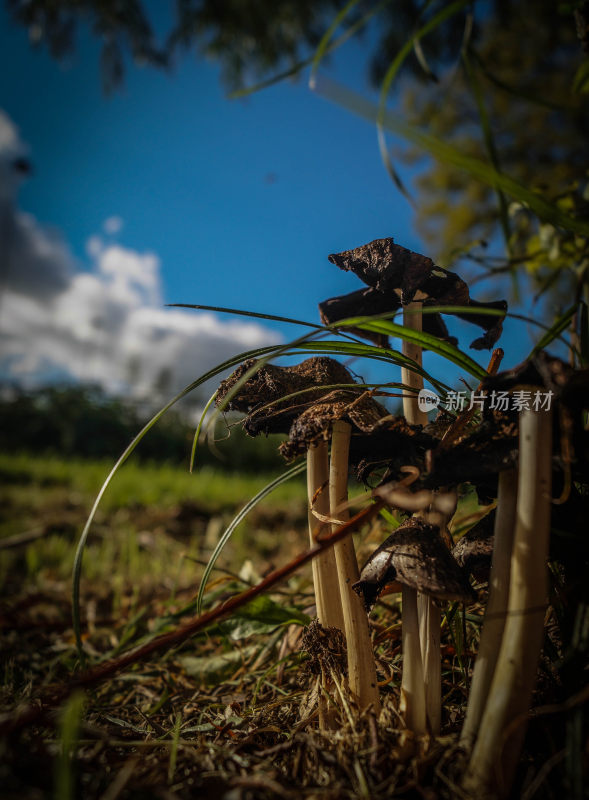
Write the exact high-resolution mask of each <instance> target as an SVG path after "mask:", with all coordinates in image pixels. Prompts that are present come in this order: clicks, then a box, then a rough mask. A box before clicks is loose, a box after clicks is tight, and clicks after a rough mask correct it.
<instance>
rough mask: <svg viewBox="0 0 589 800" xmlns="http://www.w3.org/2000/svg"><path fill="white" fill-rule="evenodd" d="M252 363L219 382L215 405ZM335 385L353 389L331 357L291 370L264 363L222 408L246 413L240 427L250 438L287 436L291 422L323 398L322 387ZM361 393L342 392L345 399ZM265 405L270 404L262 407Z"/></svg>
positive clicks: (344, 370) (245, 362)
mask: <svg viewBox="0 0 589 800" xmlns="http://www.w3.org/2000/svg"><path fill="white" fill-rule="evenodd" d="M256 363H258V362H257V361H256V360H255V359H248V360H247V361H244V363H243V364H241V365H240V366H239V367H237V369H236V370H235V371H234V372H233V373H232V374H231V375H230V376H229V377H228V378H226V379H225V380H223V381H222V382H221V384H220V386H219V391H218V392H217V397H216V400H215V402H216V404H217V406H218V405H220V404H221V403H222V402H223V401H224V400H225V398H226V397H227V395H228V394H229V393H230V392H231V391H232V390H233V389H234V387H235V385H236V384H237V382H238V381H239V380H241V379H242V378H243V376H244V375H245V374H246V373H247V372H248V371H249V370H250V369H251V368H252V367H254V366H255V365H256ZM336 384H350V385H351V387H352V386H355V383H354V379H353V378H352V376H351V375H350V373H349V372H348V370H347V369H346V368H345V367H344V366H343V365H342V364H340V363H339V361H335V360H334V359H332V358H326V357H323V356H315V357H313V358H307V359H306V360H305V361H302V362H301V363H300V364H295V365H294V366H291V367H277V366H275V365H273V364H265V365H264V366H263V367H261V368H260V369H259V370H258V371H257V372H256V373H255V374H254V375H252V377H251V378H249V379H248V380H247V381H246V382H245V383H244V384H243V386H241V387H240V388H239V390H238V391H237V393H236V394H235V395H234V396H233V397H231V398H230V400H229V402H228V403H227V405H226V406H225V407H226V409H227V410H228V411H241V412H244V413H246V414H247V416H246V418H245V420H244V428H245V430H246V432H247V433H248V434H249V435H250V436H256V435H257V434H259V433H288V431H289V430H290V426H291V424H292V422H293V420H294V419H295V418H296V417H297V416H298V415H299V414H300V413H301V411H303V410H304V409H306V408H308V407H309V405H310V404H313V403H316V402H317V401H318V400H320V399H321V398H324V397H325V395H326V394H327V391H328V390H325V389H324V388H322V387H323V386H331V385H336ZM301 391H303V392H304V394H301V395H298V396H297V397H293V398H289V399H287V400H284V401H281V398H283V397H286V396H287V395H291V394H294V393H295V392H301ZM342 391H343V390H342ZM352 391H353V394H352ZM361 393H362V390H361V389H355V390H352V388H350V390H349V392H345V394H346V395H347V396H348V398H349V399H353V398H354V397H357V396H358V395H359V394H361ZM268 403H273V405H272V406H270V408H265V406H267V404H268Z"/></svg>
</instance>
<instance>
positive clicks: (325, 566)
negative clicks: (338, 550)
mask: <svg viewBox="0 0 589 800" xmlns="http://www.w3.org/2000/svg"><path fill="white" fill-rule="evenodd" d="M307 493H308V497H309V508H308V519H309V539H310V542H311V544H312V545H313V544H315V542H316V540H317V539H320V538H321V534H322V530H324V529H326V528H327V524H326V523H325V522H320V521H319V519H318V517H317V516H316V515H315V514H314V513H313V512H314V511H315V512H317V514H318V515H321V516H323V517H324V518H329V461H328V451H327V442H325V441H323V440H321V441H319V442H318V443H317V444H315V445H312V446H311V447H309V449H308V451H307ZM325 532H327V530H325ZM312 564H313V583H314V587H315V600H316V604H317V618H318V619H319V622H320V623H321V625H323V626H324V627H334V628H338V629H339V630H341V631H343V630H344V617H343V613H342V603H341V598H340V590H339V583H338V579H337V568H336V564H335V553H334V549H333V547H330V548H329V549H328V550H325V551H324V552H322V553H320V554H319V555H318V556H317V557H316V558H314V559H313V562H312Z"/></svg>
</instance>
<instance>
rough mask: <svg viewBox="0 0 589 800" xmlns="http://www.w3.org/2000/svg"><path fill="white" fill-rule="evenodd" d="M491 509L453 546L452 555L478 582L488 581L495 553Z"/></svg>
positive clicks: (493, 517)
mask: <svg viewBox="0 0 589 800" xmlns="http://www.w3.org/2000/svg"><path fill="white" fill-rule="evenodd" d="M494 519H495V512H494V511H491V512H490V513H489V514H487V515H486V516H485V517H483V519H482V520H481V521H480V522H478V523H477V524H476V525H475V526H474V527H472V528H471V529H470V530H469V531H468V532H467V533H465V534H464V536H461V537H460V539H459V540H458V542H457V543H456V544H455V545H454V547H453V548H452V555H453V556H454V558H455V559H456V561H457V562H458V563H459V564H460V566H461V567H462V568H463V569H464V570H465V572H467V573H468V574H469V575H472V576H473V578H474V579H475V580H476V581H477V582H478V583H487V581H488V580H489V573H490V571H491V557H492V555H493V521H494Z"/></svg>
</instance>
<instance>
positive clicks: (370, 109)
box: [317, 78, 589, 236]
mask: <svg viewBox="0 0 589 800" xmlns="http://www.w3.org/2000/svg"><path fill="white" fill-rule="evenodd" d="M317 91H318V93H319V94H321V95H322V96H323V97H325V98H326V99H328V100H330V101H331V102H333V103H336V104H337V105H339V106H341V107H342V108H345V109H347V110H348V111H350V112H352V113H355V114H358V115H359V116H361V117H364V118H365V119H367V120H369V121H370V122H372V123H375V122H376V121H377V120H378V118H379V110H378V107H377V106H376V105H375V104H374V103H373V102H372V101H370V100H368V99H367V98H366V97H364V96H363V95H361V94H359V93H358V92H354V91H352V90H351V89H349V88H347V87H345V86H342V85H341V84H338V83H336V82H334V81H331V80H328V79H326V78H322V79H321V80H320V81H319V82H318V88H317ZM383 125H384V126H385V127H386V128H387V130H389V131H391V132H392V133H394V134H396V135H397V136H401V137H402V138H404V139H406V140H407V141H409V142H411V143H413V144H414V145H416V146H417V147H420V148H421V149H422V150H424V151H425V152H427V153H429V154H430V155H432V156H433V157H434V158H436V159H437V160H439V161H442V162H443V163H445V164H447V165H450V166H453V167H456V168H457V169H460V170H463V171H464V172H467V173H468V174H469V175H471V176H472V177H473V178H476V179H477V180H479V181H481V183H484V184H486V185H487V186H490V187H491V188H493V189H500V190H501V191H503V192H504V193H505V194H506V195H508V196H509V197H512V198H513V199H514V200H517V201H519V202H520V203H522V204H523V205H525V206H527V207H528V208H530V210H531V211H533V212H534V213H535V214H536V215H537V216H538V217H539V218H540V219H541V220H544V221H545V222H550V223H551V224H552V225H555V226H557V227H560V228H565V229H567V230H570V231H573V232H574V233H580V234H582V235H583V236H589V221H587V220H584V219H577V218H576V217H572V216H570V214H567V213H566V212H565V211H563V210H562V209H561V208H559V206H557V205H555V204H554V203H551V202H550V201H549V200H546V199H545V197H543V196H542V195H541V194H536V193H535V192H534V191H532V190H530V189H528V188H527V187H526V186H524V185H523V184H522V183H520V182H519V181H517V180H515V178H511V177H509V176H508V175H505V174H503V173H500V172H498V171H497V170H496V169H495V168H494V167H493V165H492V164H489V163H488V162H486V161H483V160H482V159H480V158H476V157H474V156H469V155H466V154H465V153H464V152H462V151H461V150H460V149H458V148H457V147H454V145H451V144H449V143H447V142H444V141H442V140H441V139H439V138H437V137H436V136H432V135H431V134H429V133H426V132H425V131H423V130H422V129H420V128H417V127H416V126H414V125H411V124H410V123H409V122H407V120H406V119H404V118H403V117H402V116H400V115H399V114H395V113H393V112H392V111H387V112H386V113H385V114H384V115H383Z"/></svg>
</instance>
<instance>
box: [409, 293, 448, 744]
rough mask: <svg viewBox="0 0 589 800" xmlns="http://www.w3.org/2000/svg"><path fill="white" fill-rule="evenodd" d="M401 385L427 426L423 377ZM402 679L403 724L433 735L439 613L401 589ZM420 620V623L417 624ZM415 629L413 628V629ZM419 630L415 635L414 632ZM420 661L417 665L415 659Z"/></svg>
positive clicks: (418, 323)
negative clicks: (420, 396) (421, 397)
mask: <svg viewBox="0 0 589 800" xmlns="http://www.w3.org/2000/svg"><path fill="white" fill-rule="evenodd" d="M421 309H422V303H420V302H413V303H409V304H408V305H406V306H404V307H403V325H404V327H406V328H411V330H415V331H421V330H422V314H421ZM403 354H404V355H406V356H408V357H409V358H411V359H413V361H415V362H416V363H417V364H418V365H419V366H421V363H422V355H421V347H420V346H419V345H417V344H413V343H412V342H406V341H403ZM401 382H402V383H404V384H405V385H406V386H407V387H408V388H409V389H410V390H411V393H410V394H407V393H404V397H403V414H404V416H405V419H406V420H407V422H409V423H410V424H411V425H426V424H427V421H428V419H427V414H426V413H425V411H421V410H420V408H419V405H418V399H417V395H418V393H419V391H420V390H421V389H423V377H422V376H421V375H419V373H417V372H414V371H413V370H411V369H408V368H406V367H402V369H401ZM402 603H403V611H402V614H403V677H402V682H401V710H402V711H403V713H404V714H405V722H406V724H407V726H408V727H409V728H411V730H413V731H414V733H416V734H423V733H426V727H427V724H426V721H425V719H424V718H423V716H424V711H423V709H425V714H426V717H427V720H428V722H429V727H430V730H431V732H432V733H438V732H439V729H440V718H441V673H440V611H439V608H438V607H437V606H436V605H435V603H434V602H433V601H432V600H431V599H430V598H429V597H427V596H425V595H418V594H417V592H416V591H415V590H414V589H411V588H409V587H407V586H404V587H403V593H402ZM418 620H419V621H418ZM414 626H415V628H414ZM417 631H418V633H417ZM418 659H419V661H420V662H421V669H420V665H419V664H418V663H417V660H418Z"/></svg>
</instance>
